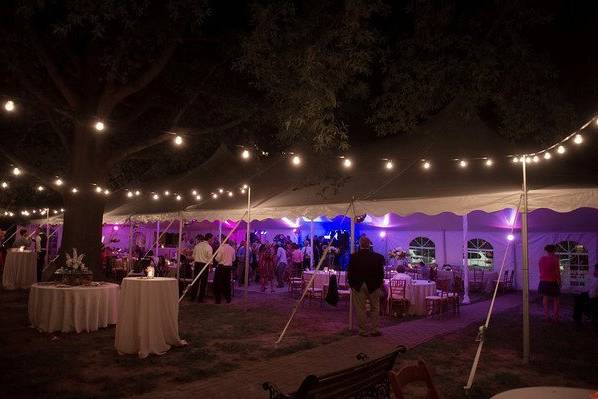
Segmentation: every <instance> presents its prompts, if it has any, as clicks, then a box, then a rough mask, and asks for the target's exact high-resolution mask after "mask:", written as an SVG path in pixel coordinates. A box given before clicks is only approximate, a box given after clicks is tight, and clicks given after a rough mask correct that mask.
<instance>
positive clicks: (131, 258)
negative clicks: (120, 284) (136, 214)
mask: <svg viewBox="0 0 598 399" xmlns="http://www.w3.org/2000/svg"><path fill="white" fill-rule="evenodd" d="M132 264H133V221H132V220H131V216H129V268H130V267H131V266H132Z"/></svg>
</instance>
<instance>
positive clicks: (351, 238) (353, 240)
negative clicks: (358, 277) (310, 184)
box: [347, 201, 355, 331]
mask: <svg viewBox="0 0 598 399" xmlns="http://www.w3.org/2000/svg"><path fill="white" fill-rule="evenodd" d="M351 205H352V207H353V215H351V237H350V238H349V245H350V246H351V247H350V248H351V254H353V253H355V207H354V205H353V201H351ZM347 283H348V282H347ZM349 331H353V290H352V289H349Z"/></svg>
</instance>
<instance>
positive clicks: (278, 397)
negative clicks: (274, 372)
mask: <svg viewBox="0 0 598 399" xmlns="http://www.w3.org/2000/svg"><path fill="white" fill-rule="evenodd" d="M262 388H264V391H267V392H268V394H269V398H270V399H292V398H293V396H289V395H286V394H284V393H282V391H281V390H280V388H278V387H277V386H276V385H274V384H273V383H271V382H268V381H266V382H264V383H263V384H262Z"/></svg>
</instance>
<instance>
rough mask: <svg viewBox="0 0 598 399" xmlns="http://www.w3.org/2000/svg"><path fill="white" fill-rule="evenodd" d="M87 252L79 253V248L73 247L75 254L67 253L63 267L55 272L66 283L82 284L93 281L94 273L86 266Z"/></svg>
mask: <svg viewBox="0 0 598 399" xmlns="http://www.w3.org/2000/svg"><path fill="white" fill-rule="evenodd" d="M84 257H85V254H80V255H79V254H77V249H76V248H73V255H72V256H71V255H70V254H68V253H67V254H66V262H65V265H64V266H63V267H61V268H60V269H58V270H56V272H55V273H54V274H55V275H57V276H58V277H60V280H61V282H62V283H64V284H68V285H82V284H88V283H91V281H92V278H93V273H92V272H91V271H90V270H89V269H88V268H87V267H85V264H84V263H83V258H84Z"/></svg>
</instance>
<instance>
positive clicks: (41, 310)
mask: <svg viewBox="0 0 598 399" xmlns="http://www.w3.org/2000/svg"><path fill="white" fill-rule="evenodd" d="M119 291H120V287H119V286H118V285H117V284H112V283H102V285H99V286H75V287H64V286H62V285H53V283H41V284H40V283H38V284H33V285H32V286H31V292H30V293H29V321H30V322H31V325H32V326H33V327H35V328H37V329H38V330H41V331H44V332H53V331H62V332H71V331H76V332H78V333H79V332H81V331H87V332H89V331H96V330H98V329H99V328H102V327H107V326H108V325H110V324H116V320H117V305H118V294H119Z"/></svg>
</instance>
